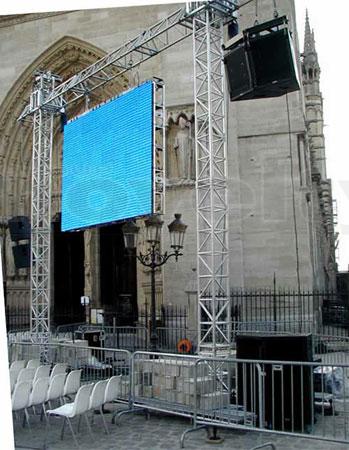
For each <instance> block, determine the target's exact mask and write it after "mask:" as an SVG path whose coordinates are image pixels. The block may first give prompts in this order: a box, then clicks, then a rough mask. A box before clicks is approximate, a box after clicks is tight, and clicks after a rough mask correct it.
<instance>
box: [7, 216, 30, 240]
mask: <svg viewBox="0 0 349 450" xmlns="http://www.w3.org/2000/svg"><path fill="white" fill-rule="evenodd" d="M8 226H9V229H10V236H11V239H12V241H22V240H26V239H30V223H29V219H28V217H27V216H16V217H12V219H10V220H9V221H8Z"/></svg>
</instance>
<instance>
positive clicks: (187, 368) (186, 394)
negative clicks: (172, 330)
mask: <svg viewBox="0 0 349 450" xmlns="http://www.w3.org/2000/svg"><path fill="white" fill-rule="evenodd" d="M197 360H198V357H197V356H191V355H176V354H172V353H152V352H135V353H134V354H133V355H132V371H131V372H132V375H131V386H132V387H131V402H132V405H133V407H134V408H146V409H149V410H155V411H163V412H168V413H171V414H176V415H181V416H185V417H192V416H193V413H194V409H195V393H194V384H195V376H194V375H195V374H194V371H195V362H196V361H197Z"/></svg>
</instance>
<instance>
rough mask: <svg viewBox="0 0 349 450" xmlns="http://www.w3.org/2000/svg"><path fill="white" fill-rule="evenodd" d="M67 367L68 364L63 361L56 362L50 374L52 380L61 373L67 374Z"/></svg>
mask: <svg viewBox="0 0 349 450" xmlns="http://www.w3.org/2000/svg"><path fill="white" fill-rule="evenodd" d="M67 367H68V365H67V364H63V363H58V364H55V365H54V366H53V369H52V371H51V375H50V377H51V380H52V379H53V377H55V376H56V375H58V374H61V373H64V374H66V372H67Z"/></svg>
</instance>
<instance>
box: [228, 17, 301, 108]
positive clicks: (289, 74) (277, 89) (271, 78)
mask: <svg viewBox="0 0 349 450" xmlns="http://www.w3.org/2000/svg"><path fill="white" fill-rule="evenodd" d="M225 50H226V53H225V56H224V62H225V65H226V74H227V79H228V86H229V93H230V99H231V100H232V101H236V100H251V99H258V98H268V97H279V96H281V95H284V94H286V93H287V92H293V91H296V90H299V88H300V84H299V80H298V72H297V63H296V58H295V53H294V49H293V44H292V39H291V35H290V32H289V30H288V27H287V18H286V16H283V17H280V18H277V19H274V20H271V21H269V22H265V23H263V24H260V25H256V26H254V27H252V28H248V29H246V30H244V32H243V33H242V34H240V35H238V36H236V37H235V38H233V39H231V40H230V41H229V42H228V43H227V44H226V46H225Z"/></svg>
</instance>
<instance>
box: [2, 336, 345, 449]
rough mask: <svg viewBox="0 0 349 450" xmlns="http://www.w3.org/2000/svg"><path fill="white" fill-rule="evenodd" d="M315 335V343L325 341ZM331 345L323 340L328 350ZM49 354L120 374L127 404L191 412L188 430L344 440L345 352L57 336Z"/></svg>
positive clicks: (89, 373) (90, 372) (97, 373)
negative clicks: (167, 348) (264, 351)
mask: <svg viewBox="0 0 349 450" xmlns="http://www.w3.org/2000/svg"><path fill="white" fill-rule="evenodd" d="M320 338H321V339H322V340H321V341H316V339H315V341H316V342H315V346H318V345H323V344H324V342H326V341H325V340H324V337H323V336H321V337H319V339H320ZM338 342H339V343H340V342H341V341H338V340H333V338H332V337H330V338H329V339H328V340H327V345H328V346H330V345H332V346H334V347H333V348H334V350H338V349H337V348H335V345H337V346H338V345H339V344H338ZM319 343H320V344H319ZM39 347H40V346H39V345H37V344H32V343H30V342H22V343H10V344H9V357H10V360H11V361H12V360H15V359H24V360H29V359H37V358H39V356H40V354H41V352H40V348H39ZM320 350H321V349H320ZM325 350H326V348H325V347H323V352H325ZM334 353H337V352H336V351H333V352H331V351H329V350H328V348H327V353H326V354H328V355H331V354H334ZM47 354H48V357H49V362H50V363H51V364H55V363H58V362H65V363H67V364H68V366H69V369H71V370H72V369H81V370H82V382H91V381H92V382H93V381H97V380H99V379H104V378H109V377H110V376H112V375H122V394H121V396H120V399H121V400H124V401H126V402H128V403H129V408H130V411H134V410H137V409H138V408H143V409H147V410H153V411H159V412H165V413H169V414H175V415H180V416H183V417H188V418H191V419H193V427H194V428H192V429H191V430H187V432H188V431H193V430H196V429H199V428H200V427H202V426H217V427H227V428H240V429H244V430H257V431H265V432H274V433H283V434H289V435H294V436H303V437H308V438H316V439H322V440H328V441H334V442H342V443H346V444H348V443H349V404H348V401H349V356H348V355H346V356H347V358H346V360H345V359H344V358H343V362H342V363H340V362H338V361H336V362H335V363H334V362H328V361H325V360H324V358H323V357H322V359H323V361H322V362H321V363H320V362H297V361H265V360H253V359H236V358H231V357H227V358H212V357H203V356H194V355H182V354H171V353H160V352H145V351H137V352H135V353H133V354H131V353H130V352H128V351H126V350H118V349H113V348H105V347H86V346H85V345H79V344H78V343H64V344H62V343H55V342H52V343H50V344H48V352H47ZM324 354H325V353H323V355H324ZM185 434H186V433H184V435H185ZM184 435H183V436H182V441H183V440H184Z"/></svg>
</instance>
